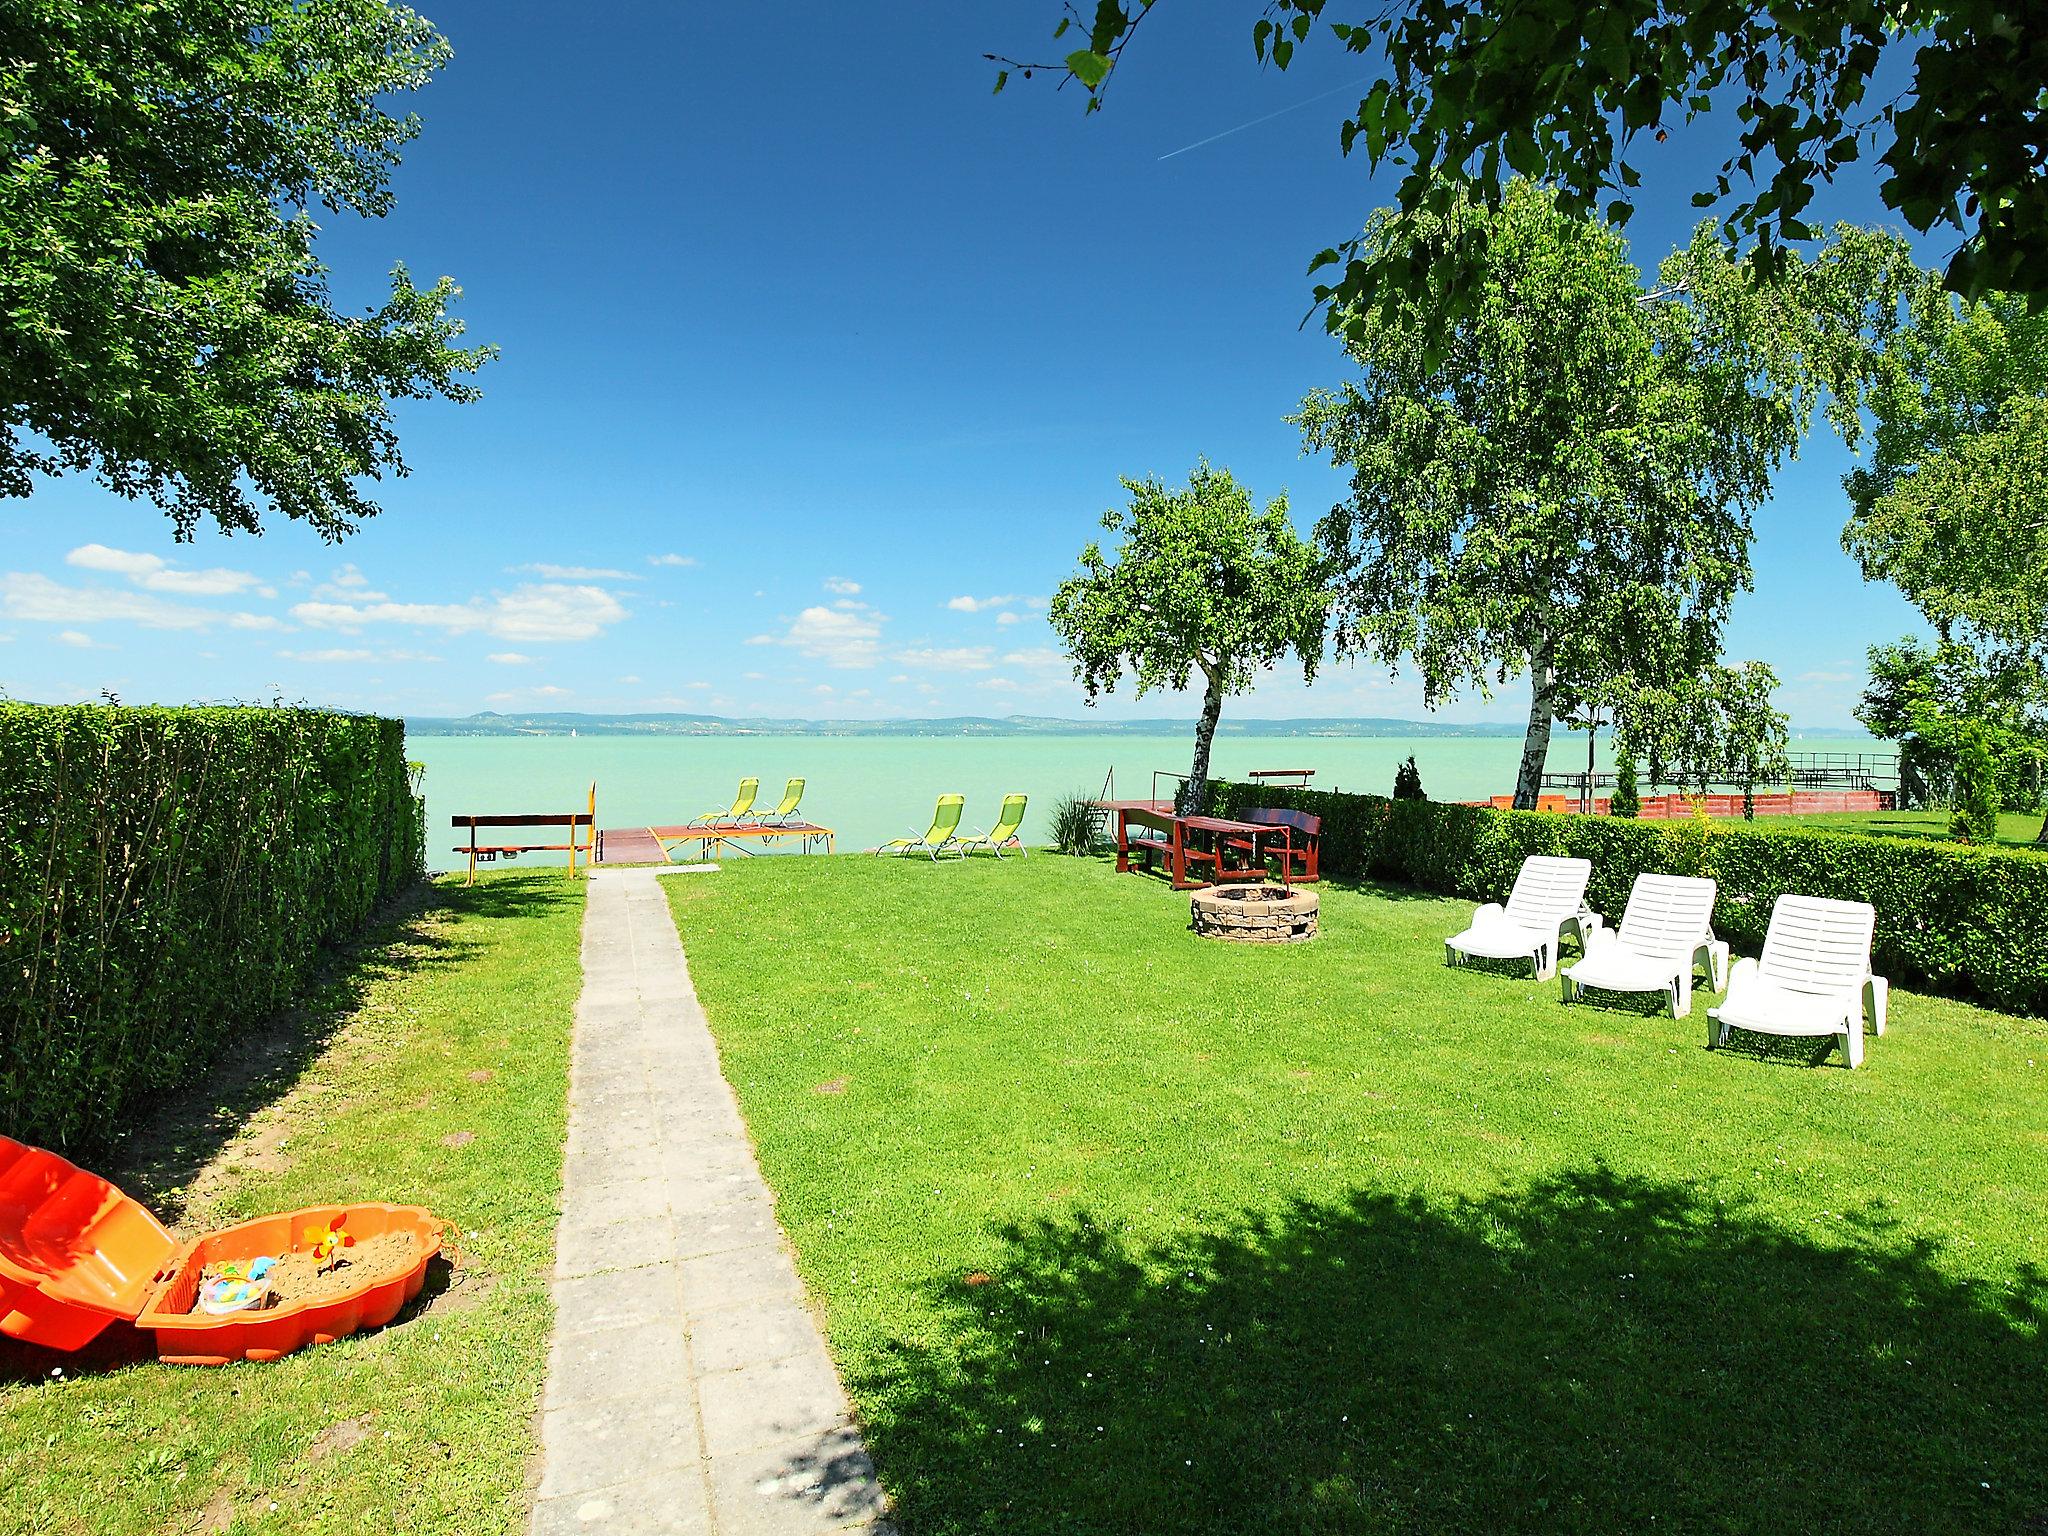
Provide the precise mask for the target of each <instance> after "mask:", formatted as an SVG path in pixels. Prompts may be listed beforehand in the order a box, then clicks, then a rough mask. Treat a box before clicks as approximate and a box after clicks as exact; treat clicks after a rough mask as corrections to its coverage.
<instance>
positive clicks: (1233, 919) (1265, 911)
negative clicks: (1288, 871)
mask: <svg viewBox="0 0 2048 1536" xmlns="http://www.w3.org/2000/svg"><path fill="white" fill-rule="evenodd" d="M1189 904H1190V906H1191V907H1192V908H1193V910H1194V919H1195V924H1194V926H1195V932H1197V933H1199V934H1201V935H1202V936H1203V937H1204V938H1210V939H1235V940H1237V941H1238V942H1239V943H1240V944H1300V943H1304V942H1306V941H1307V940H1309V939H1312V938H1314V937H1315V936H1316V909H1317V907H1318V906H1319V905H1320V904H1319V903H1318V902H1317V900H1316V893H1315V892H1314V891H1303V890H1289V889H1288V888H1287V887H1285V886H1280V885H1212V886H1208V887H1205V888H1204V889H1202V890H1199V891H1197V892H1195V894H1194V895H1193V896H1192V897H1190V898H1189Z"/></svg>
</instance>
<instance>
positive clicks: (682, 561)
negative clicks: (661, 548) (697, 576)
mask: <svg viewBox="0 0 2048 1536" xmlns="http://www.w3.org/2000/svg"><path fill="white" fill-rule="evenodd" d="M647 563H648V564H649V565H677V566H681V565H695V564H696V563H697V557H696V556H695V555H677V554H666V555H649V556H648V557H647Z"/></svg>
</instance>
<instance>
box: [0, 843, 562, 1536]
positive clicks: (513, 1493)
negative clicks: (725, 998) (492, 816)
mask: <svg viewBox="0 0 2048 1536" xmlns="http://www.w3.org/2000/svg"><path fill="white" fill-rule="evenodd" d="M581 913H582V892H581V888H580V887H578V886H573V885H571V884H570V883H569V882H567V881H565V880H564V879H563V878H562V876H561V875H560V874H559V873H535V874H520V875H513V876H503V877H496V878H491V879H488V880H486V881H484V882H483V883H481V884H479V885H478V886H477V887H476V888H474V889H473V890H464V889H462V888H460V887H459V886H454V885H449V884H441V885H437V886H436V887H435V888H434V891H433V893H432V895H431V896H430V897H429V898H428V899H427V900H426V902H425V904H424V906H423V909H422V910H420V911H419V912H418V913H417V915H414V916H412V917H410V918H408V919H406V920H404V921H402V922H399V923H397V924H396V925H394V926H392V927H391V928H388V929H385V930H382V931H380V932H379V933H378V934H377V935H376V936H375V937H374V939H373V941H372V942H371V944H370V945H369V946H368V947H366V948H365V949H364V950H363V951H362V952H361V953H360V954H359V955H357V956H355V957H354V958H353V959H352V960H350V961H349V962H348V963H346V964H343V965H339V966H337V968H336V970H335V972H334V974H333V976H332V977H331V979H330V980H329V981H328V982H327V983H326V984H325V985H324V986H323V987H322V988H321V989H320V990H319V991H318V992H317V994H316V995H315V997H314V998H313V999H312V1000H311V1002H310V1004H309V1006H308V1007H307V1008H306V1009H305V1010H304V1011H303V1013H302V1014H301V1015H299V1016H296V1017H294V1018H292V1019H290V1020H287V1021H282V1022H281V1023H280V1024H278V1025H276V1026H274V1027H272V1028H270V1029H267V1030H264V1031H261V1032H260V1033H255V1034H252V1037H251V1042H250V1046H249V1049H248V1050H247V1051H245V1052H243V1053H242V1054H241V1055H240V1056H239V1057H237V1058H236V1059H234V1060H232V1061H229V1062H227V1063H223V1069H222V1071H221V1072H220V1073H219V1074H218V1076H217V1078H216V1080H214V1081H213V1082H211V1083H209V1084H208V1085H207V1091H206V1092H205V1093H203V1094H200V1095H195V1096H193V1098H192V1099H191V1100H189V1101H188V1102H184V1103H180V1104H177V1105H173V1106H168V1107H167V1108H166V1109H165V1111H164V1112H163V1114H162V1115H161V1116H160V1117H158V1118H157V1120H155V1121H154V1122H153V1123H152V1124H150V1125H149V1126H147V1127H145V1128H144V1129H143V1131H142V1133H141V1134H139V1135H138V1136H137V1138H136V1139H135V1140H134V1141H133V1142H132V1143H131V1144H129V1145H127V1146H125V1147H124V1148H122V1149H120V1150H119V1151H117V1152H116V1153H114V1154H112V1155H110V1156H102V1157H98V1158H93V1159H89V1160H88V1161H89V1163H90V1165H91V1166H94V1167H96V1168H98V1169H99V1170H100V1171H102V1172H105V1173H106V1174H108V1175H109V1176H110V1177H113V1178H115V1179H116V1180H117V1181H118V1182H120V1183H121V1184H122V1185H123V1187H124V1188H126V1189H128V1191H129V1192H130V1193H131V1194H134V1195H136V1196H137V1197H138V1198H141V1199H144V1200H145V1201H146V1202H147V1203H148V1204H149V1205H150V1206H151V1207H152V1208H153V1209H155V1210H156V1211H157V1212H158V1213H159V1214H160V1215H163V1216H165V1217H166V1218H167V1219H175V1222H176V1225H177V1227H178V1228H179V1230H180V1232H181V1234H189V1233H192V1232H197V1231H202V1230H206V1229H208V1228H211V1227H215V1226H219V1225H222V1224H225V1223H228V1222H231V1221H235V1220H239V1219H241V1218H243V1217H246V1216H253V1215H260V1214H262V1213H264V1212H266V1211H275V1210H282V1209H290V1208H292V1207H295V1206H299V1205H310V1204H317V1203H323V1202H328V1201H344V1200H362V1199H380V1198H381V1199H391V1200H396V1201H401V1202H414V1203H419V1204H424V1205H427V1206H429V1207H431V1208H432V1209H433V1210H434V1211H435V1212H437V1213H438V1214H440V1215H442V1216H444V1217H446V1218H448V1219H449V1220H451V1221H453V1222H454V1223H455V1224H456V1225H457V1226H458V1227H459V1229H460V1236H459V1238H458V1239H457V1241H458V1243H459V1246H460V1249H461V1262H460V1264H459V1266H457V1267H456V1268H455V1269H454V1270H453V1272H452V1274H451V1273H450V1272H449V1271H448V1270H447V1269H446V1267H444V1266H440V1265H437V1266H436V1267H435V1269H434V1270H433V1271H432V1272H430V1275H429V1291H428V1295H429V1299H428V1300H427V1301H426V1303H425V1304H424V1305H423V1306H422V1305H419V1304H416V1305H415V1307H414V1308H412V1309H409V1311H408V1312H407V1313H404V1314H401V1315H400V1317H399V1319H398V1321H397V1322H396V1323H395V1324H394V1325H393V1326H391V1327H389V1328H387V1329H384V1330H382V1331H380V1332H377V1333H375V1334H368V1335H359V1336H357V1337H355V1338H352V1339H349V1340H345V1341H343V1342H341V1343H338V1344H333V1345H329V1346H326V1347H324V1348H319V1349H312V1350H307V1351H305V1352H303V1353H301V1354H297V1355H294V1356H291V1357H289V1358H287V1359H285V1360H282V1361H279V1362H277V1363H275V1364H270V1365H236V1366H230V1367H227V1368H225V1369H219V1370H204V1369H192V1368H178V1367H172V1366H164V1365H158V1364H155V1363H154V1362H153V1361H145V1362H141V1363H137V1362H135V1361H134V1359H133V1355H134V1345H135V1343H136V1340H137V1338H138V1336H137V1335H135V1334H134V1332H133V1330H122V1331H120V1332H117V1333H115V1334H111V1335H109V1336H107V1337H106V1338H105V1340H104V1345H103V1347H102V1346H95V1348H94V1349H93V1350H92V1351H91V1352H89V1354H88V1355H87V1356H86V1357H83V1358H81V1357H76V1356H66V1355H55V1354H50V1353H47V1352H42V1351H35V1350H30V1349H27V1348H25V1347H24V1346H20V1345H11V1346H10V1347H9V1349H8V1351H7V1352H6V1353H4V1354H0V1468H4V1469H5V1470H4V1474H0V1531H4V1532H6V1533H8V1536H13V1533H17V1532H20V1533H30V1532H33V1533H43V1532H61V1533H66V1536H70V1533H84V1532H93V1533H109V1536H111V1533H129V1532H135V1533H141V1532H185V1531H205V1532H226V1531H234V1532H242V1531H250V1532H254V1531H362V1532H375V1533H378V1536H386V1533H390V1532H399V1531H403V1532H418V1531H433V1532H446V1533H449V1536H487V1533H493V1532H504V1533H511V1532H515V1531H520V1530H523V1528H524V1521H525V1500H524V1496H523V1484H524V1478H525V1472H526V1457H527V1454H528V1451H529V1449H530V1447H531V1444H532V1424H533V1416H534V1413H535V1410H536V1408H537V1406H538V1402H539V1394H540V1382H541V1377H542V1374H543V1372H544V1369H545V1366H546V1352H547V1333H548V1328H549V1325H550V1321H551V1317H552V1309H551V1305H550V1302H549V1298H548V1275H549V1272H550V1269H551V1267H552V1261H553V1253H554V1220H555V1210H556V1198H557V1192H558V1189H559V1184H560V1176H561V1155H562V1130H563V1121H564V1098H565V1093H564V1088H565V1081H566V1073H567V1061H568V1037H569V1028H568V1021H569V1017H570V1011H571V1009H572V1008H573V1006H574V1003H575V999H576V993H577V989H578V986H579V978H580V971H579V967H578V957H577V924H578V922H579V920H580V917H581ZM122 1333H125V1334H126V1337H125V1338H124V1337H122ZM6 1342H7V1341H4V1340H0V1343H6ZM124 1356H125V1357H127V1358H125V1359H124ZM59 1370H61V1371H62V1375H61V1376H60V1375H57V1374H55V1373H56V1372H57V1371H59Z"/></svg>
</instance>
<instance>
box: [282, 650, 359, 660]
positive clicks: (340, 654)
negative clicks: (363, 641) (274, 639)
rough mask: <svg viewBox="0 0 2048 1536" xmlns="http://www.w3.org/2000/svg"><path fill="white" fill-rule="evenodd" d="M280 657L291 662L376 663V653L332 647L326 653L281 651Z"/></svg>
mask: <svg viewBox="0 0 2048 1536" xmlns="http://www.w3.org/2000/svg"><path fill="white" fill-rule="evenodd" d="M277 654H278V655H280V656H282V657H285V658H286V659H287V660H289V661H336V662H344V661H375V660H376V659H377V653H376V652H375V651H360V650H347V649H344V648H340V647H331V648H329V649H327V650H324V651H279V652H278V653H277Z"/></svg>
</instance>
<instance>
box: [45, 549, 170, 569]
mask: <svg viewBox="0 0 2048 1536" xmlns="http://www.w3.org/2000/svg"><path fill="white" fill-rule="evenodd" d="M64 563H65V564H66V565H75V566H77V567H78V568H79V569H80V570H82V571H111V572H112V573H113V574H114V575H116V576H147V575H148V574H149V573H150V572H151V571H160V570H162V569H163V568H164V564H165V561H164V558H163V556H161V555H140V554H132V553H130V552H129V551H128V550H125V549H109V548H107V546H106V545H104V544H81V545H79V546H78V548H76V549H74V550H73V551H71V553H70V554H68V555H66V556H65V557H64Z"/></svg>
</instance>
